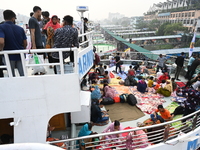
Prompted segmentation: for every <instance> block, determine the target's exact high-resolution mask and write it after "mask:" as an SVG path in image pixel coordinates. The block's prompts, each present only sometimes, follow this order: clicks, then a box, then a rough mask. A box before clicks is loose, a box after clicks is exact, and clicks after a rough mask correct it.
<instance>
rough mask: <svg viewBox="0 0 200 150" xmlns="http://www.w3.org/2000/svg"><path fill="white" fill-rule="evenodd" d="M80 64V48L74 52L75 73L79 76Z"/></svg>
mask: <svg viewBox="0 0 200 150" xmlns="http://www.w3.org/2000/svg"><path fill="white" fill-rule="evenodd" d="M78 68H79V62H78V48H77V49H75V50H74V72H75V73H77V74H78Z"/></svg>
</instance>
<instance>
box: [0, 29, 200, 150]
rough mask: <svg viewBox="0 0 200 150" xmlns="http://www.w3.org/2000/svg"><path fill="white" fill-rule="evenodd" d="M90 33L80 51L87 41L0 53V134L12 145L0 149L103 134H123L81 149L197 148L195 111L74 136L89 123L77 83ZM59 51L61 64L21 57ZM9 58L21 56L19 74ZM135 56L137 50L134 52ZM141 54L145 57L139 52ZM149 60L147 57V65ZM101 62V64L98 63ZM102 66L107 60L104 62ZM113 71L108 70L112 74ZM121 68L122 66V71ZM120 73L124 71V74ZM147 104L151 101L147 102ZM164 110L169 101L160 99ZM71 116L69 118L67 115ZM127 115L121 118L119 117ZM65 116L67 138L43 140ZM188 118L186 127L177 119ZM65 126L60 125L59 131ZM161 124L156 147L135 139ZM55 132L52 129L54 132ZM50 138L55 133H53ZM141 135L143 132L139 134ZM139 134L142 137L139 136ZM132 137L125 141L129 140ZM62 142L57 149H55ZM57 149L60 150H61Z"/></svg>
mask: <svg viewBox="0 0 200 150" xmlns="http://www.w3.org/2000/svg"><path fill="white" fill-rule="evenodd" d="M92 34H93V32H89V33H86V34H83V35H80V36H84V35H87V36H88V41H86V42H83V43H81V44H80V45H81V47H82V46H83V45H84V44H86V43H88V44H87V45H88V46H87V47H86V48H80V49H78V48H71V49H70V48H60V49H43V50H37V49H35V50H34V49H32V50H15V51H2V52H0V55H4V57H5V62H6V65H4V66H0V68H6V69H7V77H5V78H1V79H0V83H1V85H2V86H1V87H0V97H1V98H0V110H1V112H0V126H1V130H0V134H10V135H13V142H14V144H7V145H1V146H0V149H2V150H7V149H19V150H20V149H33V150H35V149H44V150H45V149H55V150H56V149H58V150H59V149H62V148H65V149H78V148H77V145H76V141H78V140H84V139H88V138H101V137H102V136H106V135H112V134H119V133H120V134H125V136H124V137H122V138H121V139H120V140H121V142H120V143H117V145H116V142H110V143H109V144H108V143H107V142H108V141H107V140H102V141H98V142H97V141H94V142H90V143H85V147H84V148H85V149H89V148H92V149H114V148H115V149H130V150H132V149H145V150H151V149H152V150H160V149H163V150H169V149H171V150H177V149H181V150H195V149H197V148H199V146H200V136H199V133H200V127H199V124H200V118H199V113H200V110H198V111H196V112H194V113H192V114H190V115H188V116H185V117H181V118H179V119H176V120H173V121H169V122H165V123H162V124H158V125H152V126H146V127H138V128H131V127H137V122H142V121H144V120H145V119H147V118H148V117H149V115H148V114H145V115H144V117H141V118H139V119H137V120H133V121H128V122H122V125H123V126H124V127H130V128H127V130H123V131H117V132H110V133H101V132H102V131H103V129H104V128H105V126H101V127H99V126H94V127H93V131H96V132H98V133H99V134H96V135H90V136H84V137H77V129H78V128H77V127H78V126H77V124H80V123H86V122H90V106H91V98H90V92H89V91H82V90H81V88H80V83H81V81H82V79H83V77H85V75H87V73H88V72H89V71H90V69H91V68H92V66H93V60H94V57H93V55H94V54H93V42H92ZM41 51H42V52H45V53H46V52H58V53H59V59H60V63H53V64H52V63H51V64H50V63H40V64H29V63H28V60H26V59H25V58H24V55H25V54H29V53H32V54H33V53H37V52H41ZM63 51H74V56H75V57H74V67H73V72H70V73H69V72H68V71H67V70H65V69H64V66H65V64H64V63H63V61H62V52H63ZM9 54H20V56H21V59H22V64H23V70H24V76H23V77H13V76H12V72H11V68H10V63H9V58H8V55H9ZM135 54H136V55H137V54H138V52H135ZM141 55H144V54H143V53H141ZM123 61H124V64H126V63H127V64H130V63H131V62H133V61H143V60H123ZM153 61H154V60H151V59H149V60H148V62H149V63H151V62H153ZM102 62H103V61H102ZM105 63H106V62H105ZM50 65H56V66H60V74H56V75H55V74H54V73H53V72H51V71H48V73H47V74H46V75H37V76H33V75H32V74H31V68H32V67H39V66H44V67H45V68H48V66H50ZM112 69H113V68H111V71H112ZM125 70H126V67H125ZM125 70H124V71H125ZM151 100H152V99H151ZM165 101H166V103H163V105H164V106H167V105H169V104H170V103H171V100H170V99H169V98H168V99H165ZM69 113H70V117H69ZM124 115H126V114H124ZM66 118H70V120H71V136H69V138H68V139H63V140H56V141H51V142H46V137H47V128H48V124H49V122H50V124H51V123H52V124H51V125H52V126H54V125H55V126H57V129H63V128H64V129H66V124H65V122H66V120H67V119H66ZM186 118H190V119H188V121H187V123H186V124H183V123H181V120H183V119H186ZM63 124H64V127H63ZM159 126H165V127H166V128H164V129H163V130H161V132H162V133H163V137H161V141H162V142H160V141H159V139H160V137H157V138H158V139H157V138H155V140H158V142H160V143H158V144H155V145H152V144H151V143H150V142H149V141H148V139H147V138H144V139H145V144H144V143H142V142H141V141H140V140H141V139H143V138H141V137H140V136H141V134H140V135H139V134H136V133H137V131H141V130H146V129H150V128H155V127H159ZM56 132H58V134H59V131H55V133H56ZM52 134H53V135H56V134H54V133H52ZM143 134H144V133H143ZM143 134H142V135H143ZM128 135H130V136H131V138H128V137H130V136H128ZM58 143H61V146H60V147H58V146H55V145H56V144H58ZM61 147H62V148H61Z"/></svg>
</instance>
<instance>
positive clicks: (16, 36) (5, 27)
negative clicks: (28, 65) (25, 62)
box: [0, 21, 27, 61]
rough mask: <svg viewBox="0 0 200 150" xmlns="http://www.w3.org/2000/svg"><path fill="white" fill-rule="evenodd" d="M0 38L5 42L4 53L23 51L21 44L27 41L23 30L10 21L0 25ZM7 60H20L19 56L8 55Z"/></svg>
mask: <svg viewBox="0 0 200 150" xmlns="http://www.w3.org/2000/svg"><path fill="white" fill-rule="evenodd" d="M0 38H4V40H5V45H4V48H3V50H4V51H9V50H21V49H24V45H23V42H24V40H26V39H27V38H26V35H25V31H24V29H23V28H22V27H19V26H17V25H15V24H14V23H13V22H11V21H6V22H5V23H3V24H1V25H0ZM9 58H10V60H13V61H18V60H21V58H20V55H19V54H13V55H9Z"/></svg>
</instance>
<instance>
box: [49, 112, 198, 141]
mask: <svg viewBox="0 0 200 150" xmlns="http://www.w3.org/2000/svg"><path fill="white" fill-rule="evenodd" d="M198 113H200V110H198V111H196V112H194V113H192V114H189V115H187V116H184V117H182V118H179V119H176V120H172V121H168V122H165V123H161V124H155V125H152V126H147V127H139V128H135V129H128V130H122V131H115V132H109V133H99V134H95V135H89V136H83V137H76V138H71V139H66V140H59V141H52V142H47V143H49V144H55V143H60V142H66V141H76V140H81V139H88V138H96V137H102V136H107V135H114V134H121V133H127V132H133V131H138V130H145V129H151V128H155V127H160V126H166V125H170V124H172V123H175V122H178V121H181V120H184V119H187V118H189V117H191V116H194V115H195V114H198Z"/></svg>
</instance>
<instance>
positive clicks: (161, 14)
mask: <svg viewBox="0 0 200 150" xmlns="http://www.w3.org/2000/svg"><path fill="white" fill-rule="evenodd" d="M199 8H200V3H199V2H198V1H197V0H172V1H167V2H164V3H159V4H153V6H152V7H150V9H149V10H148V11H147V13H146V14H145V15H144V21H147V22H150V21H152V20H154V19H157V20H159V21H160V22H161V23H165V22H170V23H179V22H181V23H183V25H184V26H185V27H188V29H189V30H192V28H193V27H194V26H195V24H196V22H197V20H198V19H199V17H200V10H199Z"/></svg>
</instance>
